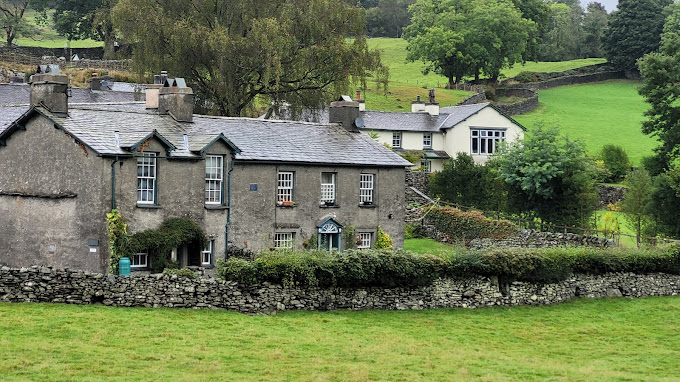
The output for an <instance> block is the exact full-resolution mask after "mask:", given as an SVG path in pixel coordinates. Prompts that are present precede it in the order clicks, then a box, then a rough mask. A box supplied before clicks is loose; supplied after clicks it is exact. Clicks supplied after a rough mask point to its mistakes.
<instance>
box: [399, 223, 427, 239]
mask: <svg viewBox="0 0 680 382" xmlns="http://www.w3.org/2000/svg"><path fill="white" fill-rule="evenodd" d="M422 237H423V226H421V225H420V224H406V225H405V226H404V239H420V238H422Z"/></svg>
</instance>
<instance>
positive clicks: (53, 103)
mask: <svg viewBox="0 0 680 382" xmlns="http://www.w3.org/2000/svg"><path fill="white" fill-rule="evenodd" d="M29 82H30V84H31V106H45V107H46V108H48V109H49V110H50V111H51V112H52V113H62V114H67V113H68V94H67V91H68V77H67V76H66V75H64V74H60V73H59V66H58V65H39V66H38V68H37V70H36V73H35V74H34V75H32V76H31V79H30V81H29Z"/></svg>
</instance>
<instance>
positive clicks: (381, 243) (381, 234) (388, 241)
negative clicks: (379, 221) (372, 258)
mask: <svg viewBox="0 0 680 382" xmlns="http://www.w3.org/2000/svg"><path fill="white" fill-rule="evenodd" d="M373 248H375V249H389V248H392V238H391V237H390V235H388V234H387V232H385V231H383V230H382V228H380V226H378V232H377V233H376V239H375V244H374V245H373Z"/></svg>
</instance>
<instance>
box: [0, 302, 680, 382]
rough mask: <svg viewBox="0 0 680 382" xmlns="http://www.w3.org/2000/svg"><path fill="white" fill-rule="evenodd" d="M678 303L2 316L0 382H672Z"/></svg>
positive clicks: (13, 308)
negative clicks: (273, 313) (265, 313)
mask: <svg viewBox="0 0 680 382" xmlns="http://www.w3.org/2000/svg"><path fill="white" fill-rule="evenodd" d="M679 314H680V298H678V297H666V298H646V299H639V300H630V299H623V298H621V299H603V300H576V301H572V302H569V303H564V304H559V305H554V306H544V307H513V308H484V309H477V310H463V309H439V310H431V311H403V312H395V311H354V312H353V311H335V312H287V313H283V314H281V313H280V314H279V315H277V316H246V315H241V314H238V313H232V312H225V311H209V310H203V311H197V310H170V309H143V308H109V307H104V306H73V305H51V304H0V375H2V380H3V381H20V380H26V381H29V380H30V381H36V380H40V381H56V380H84V381H99V380H103V379H105V380H111V381H136V380H146V381H151V380H153V381H156V380H163V381H196V380H203V381H207V380H221V381H457V380H465V381H468V380H470V381H546V380H550V381H677V378H678V375H679V374H678V373H679V372H678V366H680V361H679V359H680V331H678V330H677V329H678V325H677V324H676V322H677V317H678V315H679Z"/></svg>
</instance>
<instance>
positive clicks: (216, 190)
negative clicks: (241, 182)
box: [205, 155, 224, 204]
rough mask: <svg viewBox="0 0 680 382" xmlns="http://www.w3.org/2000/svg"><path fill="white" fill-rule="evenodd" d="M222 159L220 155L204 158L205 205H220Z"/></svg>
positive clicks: (222, 176) (222, 173)
mask: <svg viewBox="0 0 680 382" xmlns="http://www.w3.org/2000/svg"><path fill="white" fill-rule="evenodd" d="M223 180H224V158H223V157H222V156H220V155H208V156H206V157H205V204H222V187H223Z"/></svg>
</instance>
